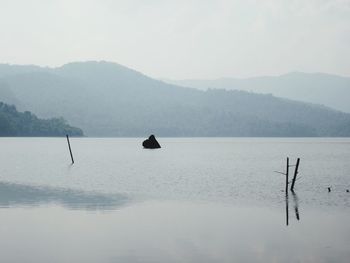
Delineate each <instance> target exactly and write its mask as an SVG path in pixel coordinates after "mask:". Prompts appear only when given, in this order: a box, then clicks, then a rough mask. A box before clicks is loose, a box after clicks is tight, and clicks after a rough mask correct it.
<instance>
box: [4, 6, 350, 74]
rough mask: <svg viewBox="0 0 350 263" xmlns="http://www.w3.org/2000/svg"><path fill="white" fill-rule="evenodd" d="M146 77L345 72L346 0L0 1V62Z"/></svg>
mask: <svg viewBox="0 0 350 263" xmlns="http://www.w3.org/2000/svg"><path fill="white" fill-rule="evenodd" d="M87 60H106V61H112V62H116V63H119V64H122V65H125V66H127V67H130V68H133V69H136V70H138V71H141V72H143V73H144V74H146V75H149V76H151V77H155V78H169V79H188V78H191V79H192V78H201V79H212V78H220V77H251V76H261V75H279V74H284V73H287V72H292V71H303V72H325V73H331V74H338V75H343V76H350V0H230V1H229V0H0V63H11V64H36V65H41V66H51V67H56V66H61V65H63V64H65V63H68V62H72V61H87Z"/></svg>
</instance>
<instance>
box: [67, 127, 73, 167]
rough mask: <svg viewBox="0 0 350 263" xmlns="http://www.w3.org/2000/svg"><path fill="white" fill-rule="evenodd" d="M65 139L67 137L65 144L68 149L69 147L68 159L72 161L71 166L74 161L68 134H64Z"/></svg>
mask: <svg viewBox="0 0 350 263" xmlns="http://www.w3.org/2000/svg"><path fill="white" fill-rule="evenodd" d="M66 137H67V142H68V147H69V152H70V158H71V159H72V164H73V163H74V159H73V154H72V149H71V148H70V142H69V137H68V134H66Z"/></svg>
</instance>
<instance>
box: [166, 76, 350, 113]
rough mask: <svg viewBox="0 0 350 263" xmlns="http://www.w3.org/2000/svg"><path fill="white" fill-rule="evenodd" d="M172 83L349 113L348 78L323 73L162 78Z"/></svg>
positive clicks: (349, 78)
mask: <svg viewBox="0 0 350 263" xmlns="http://www.w3.org/2000/svg"><path fill="white" fill-rule="evenodd" d="M164 81H166V82H168V83H171V84H174V85H180V86H184V87H191V88H196V89H200V90H207V89H226V90H243V91H248V92H254V93H261V94H272V95H274V96H277V97H282V98H287V99H291V100H298V101H304V102H310V103H315V104H322V105H325V106H328V107H331V108H334V109H337V110H340V111H344V112H348V113H350V103H349V100H350V77H342V76H337V75H331V74H325V73H303V72H291V73H288V74H284V75H281V76H262V77H254V78H241V79H239V78H220V79H212V80H201V79H187V80H164Z"/></svg>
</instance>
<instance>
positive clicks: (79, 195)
mask: <svg viewBox="0 0 350 263" xmlns="http://www.w3.org/2000/svg"><path fill="white" fill-rule="evenodd" d="M128 201H129V200H128V198H127V197H126V196H122V195H104V194H97V193H89V192H83V191H75V190H68V189H60V188H50V187H34V186H28V185H21V184H12V183H3V182H0V207H12V206H37V205H42V204H47V203H53V204H59V205H62V206H64V207H67V208H69V209H81V210H111V209H117V208H119V207H121V206H123V205H125V204H126V203H127V202H128Z"/></svg>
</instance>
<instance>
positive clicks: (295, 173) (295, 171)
mask: <svg viewBox="0 0 350 263" xmlns="http://www.w3.org/2000/svg"><path fill="white" fill-rule="evenodd" d="M299 162H300V158H298V160H297V164H296V165H295V170H294V176H293V181H292V185H291V187H290V190H291V191H294V184H295V180H296V179H297V174H298V168H299Z"/></svg>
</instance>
